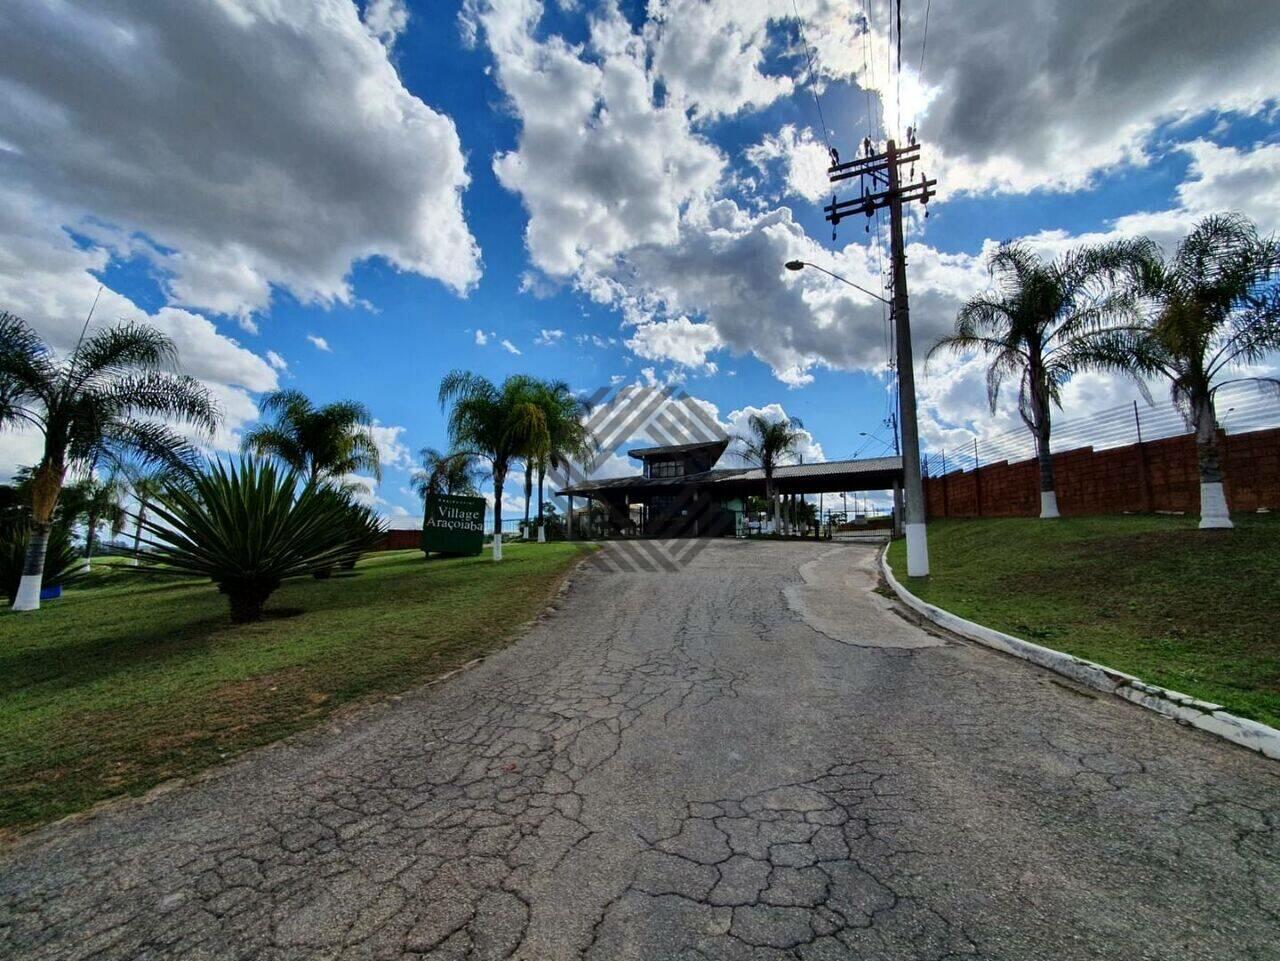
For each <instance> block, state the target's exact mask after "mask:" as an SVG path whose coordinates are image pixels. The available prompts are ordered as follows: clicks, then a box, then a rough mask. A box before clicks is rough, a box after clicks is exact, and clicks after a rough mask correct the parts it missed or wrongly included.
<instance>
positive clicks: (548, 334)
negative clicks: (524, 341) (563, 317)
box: [533, 327, 564, 347]
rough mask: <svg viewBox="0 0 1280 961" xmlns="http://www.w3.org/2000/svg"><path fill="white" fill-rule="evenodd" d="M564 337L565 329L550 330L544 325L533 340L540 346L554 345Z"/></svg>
mask: <svg viewBox="0 0 1280 961" xmlns="http://www.w3.org/2000/svg"><path fill="white" fill-rule="evenodd" d="M563 339H564V331H563V330H548V329H547V328H545V327H543V328H542V330H541V331H540V332H539V333H538V336H537V337H535V338H534V339H533V342H534V343H535V344H537V345H538V346H539V347H554V346H555V345H556V344H558V343H560V341H561V340H563Z"/></svg>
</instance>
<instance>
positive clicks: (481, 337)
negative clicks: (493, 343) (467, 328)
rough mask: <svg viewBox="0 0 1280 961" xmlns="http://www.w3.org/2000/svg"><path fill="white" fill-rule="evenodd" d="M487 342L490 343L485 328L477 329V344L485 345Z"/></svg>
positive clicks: (478, 345)
mask: <svg viewBox="0 0 1280 961" xmlns="http://www.w3.org/2000/svg"><path fill="white" fill-rule="evenodd" d="M487 343H489V335H488V334H486V333H485V332H484V331H483V330H479V329H477V330H476V346H477V347H483V346H484V345H485V344H487Z"/></svg>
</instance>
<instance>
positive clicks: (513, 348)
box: [502, 337, 520, 357]
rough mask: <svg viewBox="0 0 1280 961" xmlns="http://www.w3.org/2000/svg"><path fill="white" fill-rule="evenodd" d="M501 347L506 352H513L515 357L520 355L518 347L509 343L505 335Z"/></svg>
mask: <svg viewBox="0 0 1280 961" xmlns="http://www.w3.org/2000/svg"><path fill="white" fill-rule="evenodd" d="M502 349H503V350H505V351H506V352H507V353H508V354H515V355H516V356H517V357H518V356H520V348H519V347H517V346H516V345H515V344H513V343H511V341H509V340H507V339H506V338H505V337H504V338H503V339H502Z"/></svg>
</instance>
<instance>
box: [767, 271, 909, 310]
mask: <svg viewBox="0 0 1280 961" xmlns="http://www.w3.org/2000/svg"><path fill="white" fill-rule="evenodd" d="M783 266H784V267H786V268H787V270H804V269H805V268H806V267H812V268H813V269H814V270H820V271H822V272H823V273H824V274H826V275H827V276H828V277H834V278H835V279H836V280H838V281H840V283H842V284H848V285H849V286H850V287H852V288H853V289H854V290H860V291H862V292H863V293H864V294H866V295H867V296H868V297H874V298H875V299H876V300H878V301H880V303H882V304H888V305H889V306H890V307H892V306H893V301H891V300H886V299H885V298H884V297H881V296H880V295H879V294H877V293H876V292H875V291H873V290H867V288H866V287H862V286H860V285H858V284H855V283H854V282H853V281H852V280H849V279H848V278H847V277H841V276H840V275H839V274H833V273H832V272H831V271H829V270H827V268H826V267H819V266H818V265H817V264H811V263H809V262H808V261H807V260H788V261H787V262H786V263H785V264H783Z"/></svg>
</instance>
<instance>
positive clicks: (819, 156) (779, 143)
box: [746, 124, 831, 203]
mask: <svg viewBox="0 0 1280 961" xmlns="http://www.w3.org/2000/svg"><path fill="white" fill-rule="evenodd" d="M746 157H747V160H749V161H750V162H751V163H752V164H753V165H754V166H755V167H756V168H757V169H758V170H759V171H760V172H761V173H764V174H768V173H769V172H770V171H771V170H772V167H773V165H774V164H781V167H782V175H783V182H784V183H785V185H786V191H787V193H789V194H791V195H793V196H796V197H802V198H804V199H805V200H808V201H809V202H810V203H816V202H817V201H819V200H822V199H823V198H824V197H827V196H830V194H831V183H830V181H828V180H827V167H828V166H829V165H830V164H831V159H830V157H829V156H828V155H827V148H826V147H825V146H824V145H823V144H821V143H819V142H818V141H817V140H815V139H814V136H813V131H812V130H809V129H808V128H807V127H806V128H805V129H804V130H800V131H797V130H796V128H795V127H794V126H793V125H792V124H786V125H785V126H783V127H782V129H781V130H779V131H778V132H777V133H776V134H766V135H765V137H764V139H763V140H761V141H760V142H759V143H758V144H754V145H753V146H751V147H748V148H747V150H746Z"/></svg>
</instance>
